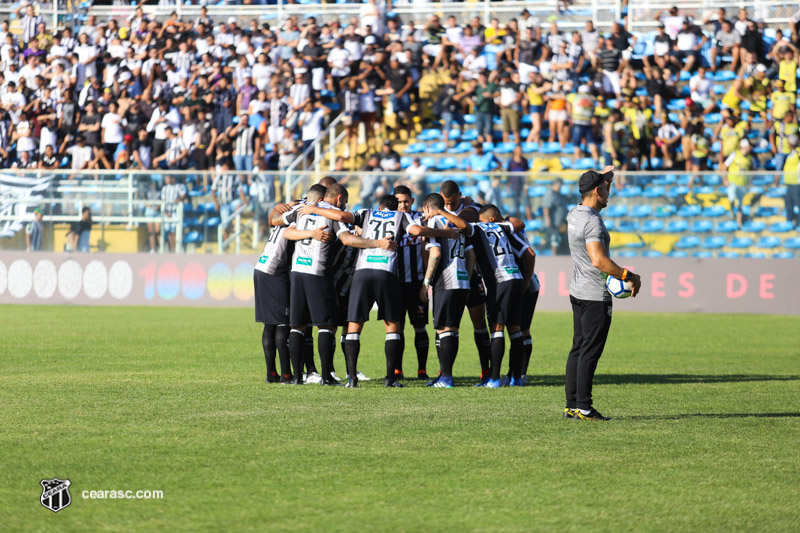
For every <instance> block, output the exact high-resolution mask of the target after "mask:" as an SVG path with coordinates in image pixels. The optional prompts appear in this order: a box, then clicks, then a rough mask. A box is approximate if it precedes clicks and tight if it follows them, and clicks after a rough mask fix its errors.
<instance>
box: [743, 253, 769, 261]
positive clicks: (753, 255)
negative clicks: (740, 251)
mask: <svg viewBox="0 0 800 533" xmlns="http://www.w3.org/2000/svg"><path fill="white" fill-rule="evenodd" d="M744 257H746V258H747V259H766V257H767V254H765V253H763V252H752V253H749V254H744Z"/></svg>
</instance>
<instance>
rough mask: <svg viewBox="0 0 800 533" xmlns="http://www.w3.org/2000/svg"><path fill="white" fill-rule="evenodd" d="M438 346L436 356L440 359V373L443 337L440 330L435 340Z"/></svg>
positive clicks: (440, 369) (440, 368) (440, 370)
mask: <svg viewBox="0 0 800 533" xmlns="http://www.w3.org/2000/svg"><path fill="white" fill-rule="evenodd" d="M434 345H435V346H436V358H437V359H438V360H439V374H441V373H442V339H441V338H439V332H438V331H437V332H436V339H435V340H434Z"/></svg>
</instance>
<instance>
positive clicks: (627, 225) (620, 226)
mask: <svg viewBox="0 0 800 533" xmlns="http://www.w3.org/2000/svg"><path fill="white" fill-rule="evenodd" d="M638 229H639V223H638V222H634V221H633V220H623V221H620V222H618V223H617V231H621V232H623V233H632V232H634V231H637V230H638Z"/></svg>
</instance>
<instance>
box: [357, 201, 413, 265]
mask: <svg viewBox="0 0 800 533" xmlns="http://www.w3.org/2000/svg"><path fill="white" fill-rule="evenodd" d="M353 215H354V216H355V220H354V222H353V225H354V226H358V227H359V228H361V236H362V237H363V238H365V239H374V240H381V239H385V238H386V237H389V238H390V239H392V240H394V241H395V242H397V243H400V241H401V240H402V238H403V237H404V236H405V235H406V233H407V230H408V227H409V226H413V225H417V224H418V222H416V221H414V220H413V219H412V218H411V216H409V214H408V213H405V212H403V211H389V210H378V209H361V210H359V211H354V212H353ZM398 250H399V248H398ZM398 255H399V254H398V251H397V250H395V251H390V250H384V249H382V248H363V249H361V250H360V251H359V254H358V260H357V261H356V270H363V269H371V270H382V271H384V272H389V273H390V274H394V275H397V273H398V270H397V264H398Z"/></svg>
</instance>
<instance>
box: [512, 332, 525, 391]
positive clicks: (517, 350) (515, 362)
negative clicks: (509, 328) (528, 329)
mask: <svg viewBox="0 0 800 533" xmlns="http://www.w3.org/2000/svg"><path fill="white" fill-rule="evenodd" d="M508 340H509V341H510V342H509V344H511V346H509V348H508V361H509V366H510V367H511V377H513V378H514V379H520V378H521V377H522V364H523V363H524V360H523V347H522V332H520V331H518V332H516V333H510V334H509V335H508Z"/></svg>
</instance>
